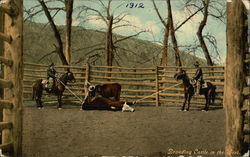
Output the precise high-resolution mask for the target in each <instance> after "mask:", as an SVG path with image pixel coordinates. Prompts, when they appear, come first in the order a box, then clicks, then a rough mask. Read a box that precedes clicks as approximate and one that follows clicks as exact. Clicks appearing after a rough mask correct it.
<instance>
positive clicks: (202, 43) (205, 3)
mask: <svg viewBox="0 0 250 157" xmlns="http://www.w3.org/2000/svg"><path fill="white" fill-rule="evenodd" d="M202 3H203V6H204V16H203V19H202V21H201V23H200V25H199V28H198V31H197V33H196V34H197V37H198V39H199V42H200V46H201V48H202V51H203V53H204V55H205V58H206V60H207V65H209V66H212V65H213V62H212V59H211V57H210V54H209V51H208V49H207V45H206V43H205V41H204V39H203V36H202V31H203V28H204V27H205V25H206V23H207V17H208V6H209V0H203V1H202Z"/></svg>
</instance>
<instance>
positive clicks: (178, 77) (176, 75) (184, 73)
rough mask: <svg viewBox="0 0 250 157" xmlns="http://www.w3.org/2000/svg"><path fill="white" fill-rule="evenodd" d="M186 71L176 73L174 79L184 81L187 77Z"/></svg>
mask: <svg viewBox="0 0 250 157" xmlns="http://www.w3.org/2000/svg"><path fill="white" fill-rule="evenodd" d="M186 75H187V74H186V71H185V70H181V71H180V72H178V73H176V74H175V75H174V78H175V79H176V80H181V79H184V78H185V77H186Z"/></svg>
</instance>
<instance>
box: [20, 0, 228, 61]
mask: <svg viewBox="0 0 250 157" xmlns="http://www.w3.org/2000/svg"><path fill="white" fill-rule="evenodd" d="M217 1H219V2H220V3H222V4H223V5H225V6H226V0H217ZM102 2H103V3H104V5H107V1H106V0H102ZM155 2H156V5H157V7H158V9H159V12H160V14H161V15H162V17H163V18H164V19H166V17H167V4H166V1H165V0H155ZM183 2H184V0H171V4H172V14H173V19H174V24H175V26H178V25H179V24H180V23H181V22H182V21H184V20H185V19H186V18H187V17H188V16H189V15H190V13H188V12H187V10H186V9H184V3H183ZM130 3H133V5H134V7H133V8H130V7H129V6H130V5H132V4H130ZM37 4H38V2H37V0H24V7H25V8H26V9H28V8H30V7H32V6H35V5H37ZM82 5H85V6H88V7H90V8H93V9H96V10H99V11H103V12H104V10H103V6H102V5H101V3H100V2H99V1H98V0H91V1H89V0H74V8H75V9H74V13H73V25H74V26H82V27H85V28H88V29H97V30H102V31H105V29H106V25H105V23H104V22H103V20H101V19H100V18H99V16H97V14H96V13H95V12H87V13H85V12H84V13H82V14H81V16H78V15H79V14H78V13H79V11H80V10H81V9H80V8H79V6H82ZM127 5H128V6H127ZM135 5H137V7H135ZM141 5H143V8H138V6H141ZM48 6H49V7H61V6H63V4H62V3H61V2H51V3H49V4H48ZM117 7H118V8H117ZM115 8H116V9H115ZM194 11H195V10H192V12H194ZM111 12H112V14H113V15H114V18H115V17H116V16H118V15H121V16H123V15H124V16H125V15H126V16H125V17H124V19H123V20H124V21H121V22H120V23H119V24H117V25H114V27H115V26H118V25H120V24H121V25H123V24H128V23H130V24H132V25H133V26H132V27H131V26H130V27H119V28H117V29H115V30H114V33H117V34H120V35H125V36H128V35H133V34H135V33H137V32H139V31H141V30H146V31H147V32H145V33H141V34H140V35H139V36H138V38H140V39H143V40H149V41H152V42H155V43H158V44H160V45H161V43H162V41H163V35H164V26H163V24H162V23H161V22H160V19H159V18H158V16H157V14H156V12H155V10H154V7H153V4H152V2H151V0H113V1H112V3H111ZM104 13H105V12H104ZM202 17H203V15H202V13H198V14H196V15H195V16H194V17H193V18H192V19H191V20H190V21H189V22H187V23H186V24H185V25H183V26H182V27H181V28H180V29H179V30H178V31H176V38H177V41H178V45H179V47H180V49H181V50H182V49H183V50H184V47H183V46H185V45H190V44H194V42H195V41H196V40H197V36H196V32H197V29H198V26H199V23H200V21H201V20H202ZM33 20H34V21H35V22H40V23H47V22H48V21H47V19H46V17H45V16H44V13H43V12H42V13H41V14H40V15H39V16H37V17H35V18H34V19H33ZM55 23H56V24H57V25H64V24H65V13H64V12H60V13H58V14H57V15H56V16H55ZM207 33H209V34H210V35H213V36H214V37H215V38H216V41H217V46H218V51H219V54H220V57H221V61H220V62H217V63H220V64H223V63H224V62H225V56H226V24H225V23H223V22H221V21H219V20H217V19H215V18H213V17H211V16H209V18H208V21H207V24H206V26H205V28H204V31H203V34H207ZM210 52H211V53H212V55H213V56H216V53H215V52H214V50H213V49H210ZM191 53H193V52H191ZM195 54H196V55H197V56H199V57H202V58H204V55H203V53H202V51H200V52H196V53H195Z"/></svg>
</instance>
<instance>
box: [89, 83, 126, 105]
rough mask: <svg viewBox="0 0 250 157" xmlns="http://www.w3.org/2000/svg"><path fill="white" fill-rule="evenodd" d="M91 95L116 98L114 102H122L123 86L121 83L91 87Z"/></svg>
mask: <svg viewBox="0 0 250 157" xmlns="http://www.w3.org/2000/svg"><path fill="white" fill-rule="evenodd" d="M90 87H91V94H92V95H93V96H95V95H96V93H97V94H100V95H101V96H102V97H104V98H110V97H114V100H116V101H119V100H120V94H121V85H120V84H119V83H111V84H103V85H96V86H94V85H90Z"/></svg>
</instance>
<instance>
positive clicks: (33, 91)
mask: <svg viewBox="0 0 250 157" xmlns="http://www.w3.org/2000/svg"><path fill="white" fill-rule="evenodd" d="M40 83H42V79H40V80H36V81H35V82H34V83H33V85H32V100H34V99H35V97H36V96H37V88H38V86H39V84H40Z"/></svg>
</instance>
